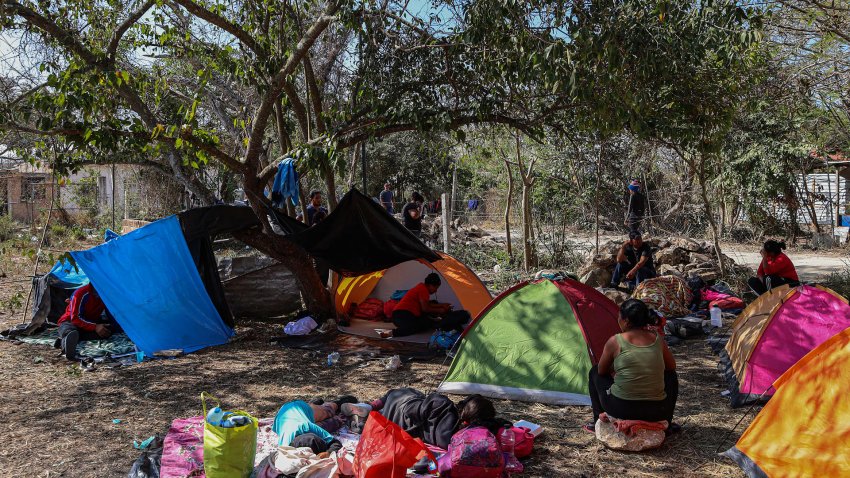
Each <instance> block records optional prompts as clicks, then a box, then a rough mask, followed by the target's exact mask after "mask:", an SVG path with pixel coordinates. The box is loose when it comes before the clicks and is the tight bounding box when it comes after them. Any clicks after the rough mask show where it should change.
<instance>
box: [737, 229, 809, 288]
mask: <svg viewBox="0 0 850 478" xmlns="http://www.w3.org/2000/svg"><path fill="white" fill-rule="evenodd" d="M783 249H785V242H784V241H782V242H780V241H774V240H773V239H770V240H768V241H765V243H764V245H763V246H762V249H761V251H759V252H760V253H761V257H762V259H761V263H760V264H759V268H758V272H757V274H758V277H750V279H749V280H748V281H747V284H748V285H749V286H750V289H752V290H753V292H755V293H756V295H762V294H764V293H765V292H767V291H769V290H770V289H773V288H774V287H779V286H781V285H785V284H788V285H790V286H791V287H796V286H798V285H800V278H799V277H798V276H797V269H796V268H795V267H794V263H793V262H791V259H789V258H788V256H786V255H785V253H784V252H782V250H783Z"/></svg>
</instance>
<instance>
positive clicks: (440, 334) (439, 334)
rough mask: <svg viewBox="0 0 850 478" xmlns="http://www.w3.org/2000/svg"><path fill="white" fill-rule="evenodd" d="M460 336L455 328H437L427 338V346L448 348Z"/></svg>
mask: <svg viewBox="0 0 850 478" xmlns="http://www.w3.org/2000/svg"><path fill="white" fill-rule="evenodd" d="M459 338H460V332H458V331H457V330H448V331H444V330H438V331H436V332H434V335H432V336H431V339H430V340H428V348H431V349H437V350H439V349H450V348H452V347H453V346H454V344H455V342H457V340H458V339H459Z"/></svg>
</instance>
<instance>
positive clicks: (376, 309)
mask: <svg viewBox="0 0 850 478" xmlns="http://www.w3.org/2000/svg"><path fill="white" fill-rule="evenodd" d="M354 318H355V319H366V320H383V318H384V303H383V302H382V301H381V299H374V298H372V299H366V300H364V301H363V302H362V303H360V304H357V308H356V309H355V310H354Z"/></svg>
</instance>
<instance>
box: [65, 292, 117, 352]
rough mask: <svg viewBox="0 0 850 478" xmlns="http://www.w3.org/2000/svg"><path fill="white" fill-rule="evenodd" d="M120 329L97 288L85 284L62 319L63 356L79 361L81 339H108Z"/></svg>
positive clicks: (75, 294)
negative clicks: (77, 358) (78, 345)
mask: <svg viewBox="0 0 850 478" xmlns="http://www.w3.org/2000/svg"><path fill="white" fill-rule="evenodd" d="M118 329H119V327H118V324H117V323H116V322H115V320H114V319H112V316H111V315H109V312H108V311H107V310H106V306H105V305H104V304H103V300H102V299H101V298H100V295H98V293H97V291H96V290H95V288H94V286H92V285H91V284H87V285H84V286H82V287H80V288H79V289H77V290H75V291H74V294H73V295H72V296H71V300H70V302H69V303H68V307H67V308H66V309H65V313H64V314H62V317H60V318H59V340H60V343H61V345H62V355H64V356H65V357H66V358H67V359H68V360H76V357H77V343H79V342H80V341H81V340H98V339H106V338H109V337H110V336H111V335H112V333H113V332H117V330H118Z"/></svg>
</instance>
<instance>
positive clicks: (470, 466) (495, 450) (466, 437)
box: [438, 427, 505, 478]
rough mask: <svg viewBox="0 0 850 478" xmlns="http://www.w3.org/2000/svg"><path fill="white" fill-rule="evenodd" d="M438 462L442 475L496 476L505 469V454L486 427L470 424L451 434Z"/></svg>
mask: <svg viewBox="0 0 850 478" xmlns="http://www.w3.org/2000/svg"><path fill="white" fill-rule="evenodd" d="M438 465H439V470H440V476H443V477H451V478H498V477H500V476H502V474H503V472H504V469H505V458H504V456H503V455H502V450H501V448H500V446H499V442H498V441H497V440H496V437H494V436H493V434H492V433H490V431H489V430H487V429H486V428H484V427H469V428H464V429H463V430H460V431H459V432H457V433H455V434H454V436H453V437H452V441H451V443H450V444H449V448H448V451H447V452H446V454H445V455H443V456H442V457H440V459H439V462H438Z"/></svg>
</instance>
